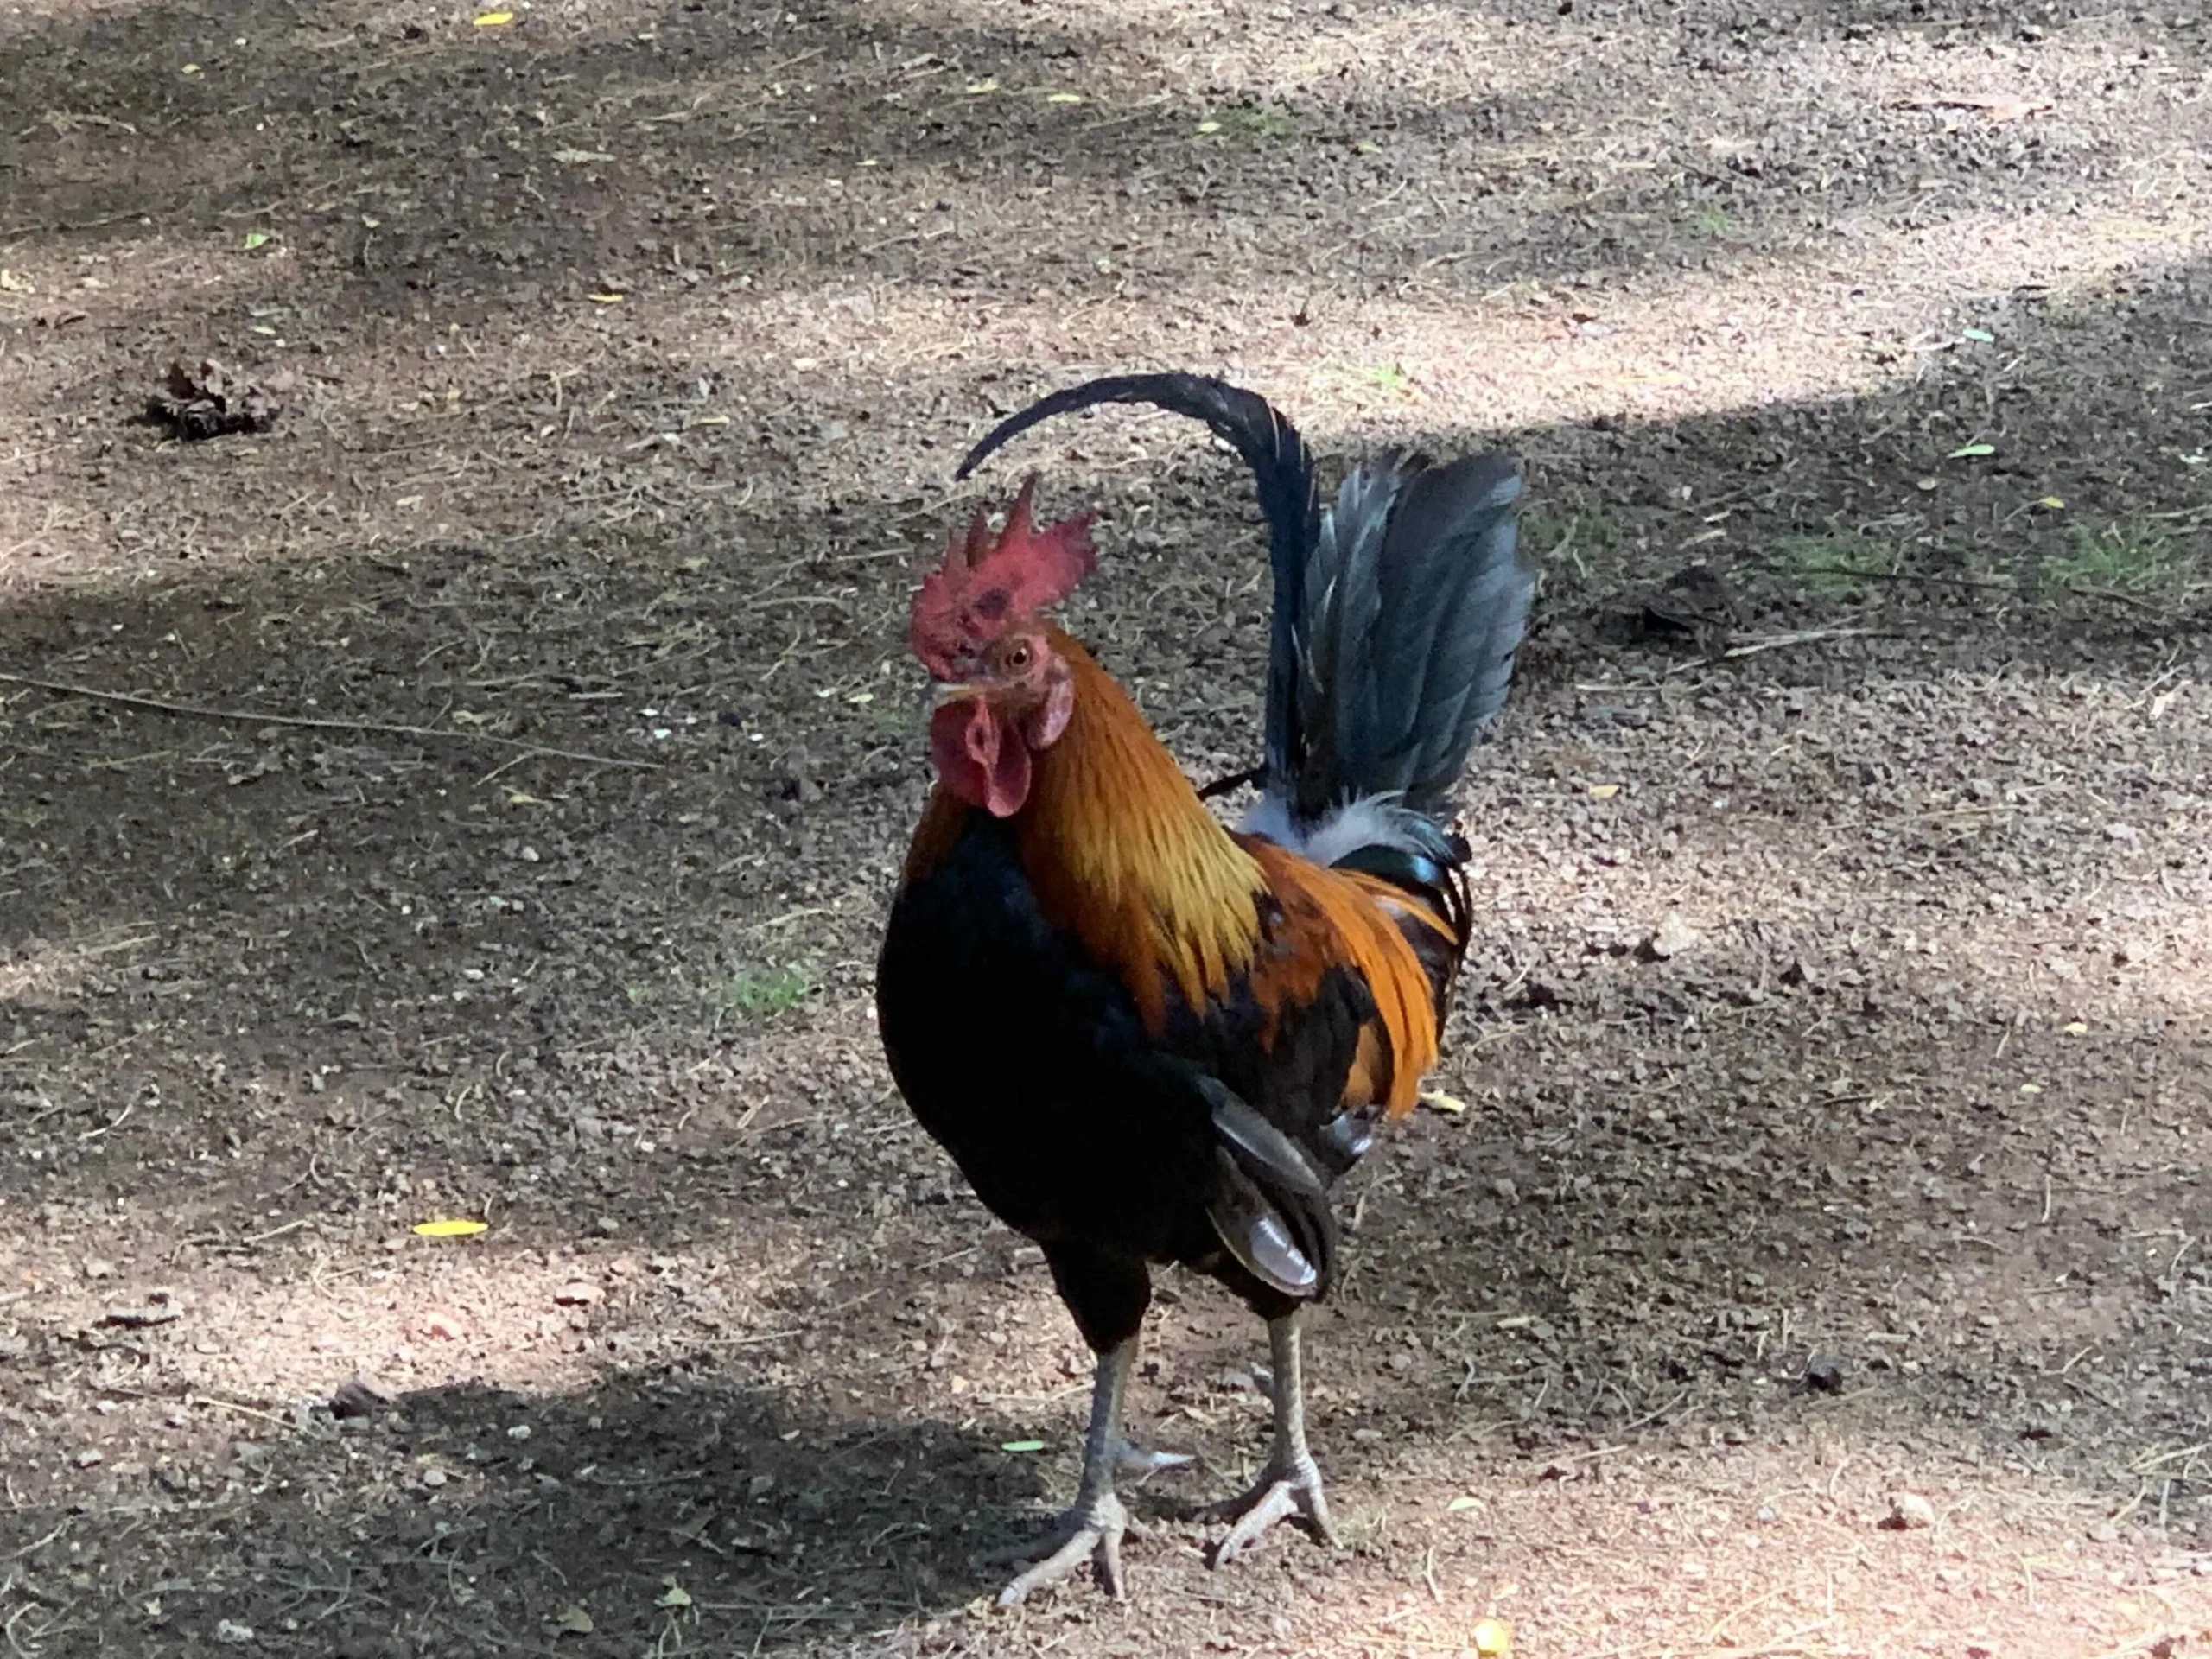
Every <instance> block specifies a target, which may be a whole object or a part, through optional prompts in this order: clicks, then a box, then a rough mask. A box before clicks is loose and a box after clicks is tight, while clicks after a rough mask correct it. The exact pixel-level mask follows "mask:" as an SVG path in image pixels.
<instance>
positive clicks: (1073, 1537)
mask: <svg viewBox="0 0 2212 1659" xmlns="http://www.w3.org/2000/svg"><path fill="white" fill-rule="evenodd" d="M1136 1357H1137V1339H1136V1338H1135V1337H1131V1338H1129V1339H1128V1341H1126V1342H1124V1343H1122V1344H1121V1345H1120V1346H1119V1347H1116V1348H1109V1349H1108V1350H1107V1351H1105V1352H1104V1353H1103V1354H1101V1355H1099V1357H1098V1371H1097V1376H1096V1380H1095V1381H1094V1382H1093V1383H1092V1384H1091V1390H1090V1432H1089V1433H1087V1434H1085V1435H1084V1442H1083V1479H1082V1482H1081V1484H1079V1485H1077V1488H1076V1495H1075V1506H1074V1507H1073V1508H1072V1509H1071V1510H1069V1511H1068V1512H1067V1513H1066V1514H1065V1515H1064V1516H1061V1517H1060V1519H1059V1522H1058V1525H1056V1526H1055V1527H1054V1528H1053V1529H1052V1530H1051V1531H1050V1532H1048V1533H1046V1535H1045V1536H1044V1537H1043V1538H1041V1539H1039V1540H1038V1541H1036V1542H1035V1543H1033V1544H1030V1545H1027V1546H1025V1547H1023V1548H1020V1549H1015V1550H1009V1551H1007V1552H1004V1553H1003V1554H1001V1556H1000V1557H999V1558H998V1559H1001V1560H1025V1561H1034V1562H1036V1565H1035V1566H1033V1567H1030V1568H1029V1569H1028V1570H1027V1571H1026V1572H1024V1573H1022V1574H1021V1575H1020V1577H1018V1578H1016V1579H1015V1580H1014V1582H1013V1583H1011V1584H1009V1585H1007V1587H1006V1588H1005V1589H1003V1590H1001V1591H1000V1592H999V1605H1000V1606H1001V1607H1014V1606H1018V1605H1020V1603H1021V1602H1022V1601H1023V1600H1024V1599H1027V1596H1028V1594H1029V1592H1031V1591H1033V1590H1042V1589H1044V1588H1045V1587H1046V1586H1047V1585H1054V1584H1058V1583H1059V1582H1060V1581H1061V1580H1063V1579H1065V1578H1067V1577H1068V1576H1069V1575H1070V1574H1071V1573H1073V1572H1074V1571H1075V1570H1076V1569H1077V1567H1081V1566H1082V1565H1083V1563H1084V1560H1086V1559H1089V1560H1095V1561H1096V1562H1097V1564H1098V1581H1099V1582H1100V1584H1102V1585H1103V1586H1105V1590H1106V1593H1107V1594H1108V1595H1109V1596H1119V1595H1120V1594H1121V1593H1122V1535H1123V1534H1124V1533H1126V1532H1133V1531H1135V1530H1136V1529H1135V1526H1133V1525H1132V1524H1131V1522H1130V1521H1129V1517H1128V1512H1127V1511H1126V1510H1123V1509H1122V1500H1121V1499H1120V1498H1119V1497H1116V1496H1115V1495H1114V1471H1115V1470H1116V1468H1117V1467H1122V1466H1127V1465H1128V1464H1129V1463H1131V1462H1134V1461H1135V1460H1136V1459H1148V1458H1151V1457H1154V1456H1157V1455H1158V1454H1156V1453H1149V1452H1137V1451H1136V1450H1135V1448H1134V1447H1132V1446H1130V1445H1129V1443H1128V1441H1127V1440H1123V1439H1122V1394H1123V1393H1124V1391H1125V1390H1126V1389H1128V1382H1129V1372H1130V1370H1132V1369H1133V1368H1134V1367H1135V1363H1136ZM1154 1466H1157V1465H1154ZM1040 1558H1041V1559H1040Z"/></svg>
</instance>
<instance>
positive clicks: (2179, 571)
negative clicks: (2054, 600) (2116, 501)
mask: <svg viewBox="0 0 2212 1659" xmlns="http://www.w3.org/2000/svg"><path fill="white" fill-rule="evenodd" d="M2206 541H2207V534H2206V531H2204V530H2203V528H2202V526H2201V525H2200V526H2195V527H2192V528H2188V529H2179V528H2177V526H2176V525H2174V524H2171V523H2164V522H2161V521H2159V520H2157V519H2153V518H2117V519H2114V520H2113V522H2112V523H2111V524H2107V525H2106V526H2105V527H2104V528H2103V529H2102V530H2091V529H2090V528H2089V527H2088V526H2087V525H2079V526H2076V527H2075V531H2074V535H2073V537H2072V539H2071V541H2070V542H2069V543H2068V544H2067V545H2065V546H2064V547H2063V548H2061V549H2059V550H2056V551H2055V552H2053V553H2051V554H2050V555H2047V556H2045V558H2044V562H2043V569H2042V573H2041V575H2042V585H2043V586H2044V588H2045V589H2046V590H2057V589H2080V588H2101V589H2103V590H2105V591H2107V592H2108V593H2119V594H2139V595H2142V596H2144V597H2146V598H2147V597H2152V596H2156V595H2159V594H2178V593H2181V592H2183V591H2185V590H2186V589H2188V588H2190V587H2192V586H2194V585H2195V584H2196V583H2197V582H2201V581H2202V580H2203V578H2204V574H2205V568H2206V563H2207V561H2206V558H2205V553H2206Z"/></svg>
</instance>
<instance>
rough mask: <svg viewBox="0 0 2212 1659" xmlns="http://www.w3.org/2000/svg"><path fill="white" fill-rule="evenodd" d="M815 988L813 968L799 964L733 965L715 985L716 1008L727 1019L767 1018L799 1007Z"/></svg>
mask: <svg viewBox="0 0 2212 1659" xmlns="http://www.w3.org/2000/svg"><path fill="white" fill-rule="evenodd" d="M814 988H815V983H814V973H813V970H812V969H810V968H807V967H804V966H802V965H800V964H798V963H785V964H784V965H782V966H769V965H766V964H756V965H753V966H750V967H742V968H734V969H731V970H730V972H729V975H728V977H727V978H725V979H724V980H723V981H722V982H721V984H719V985H717V986H716V987H715V994H714V1000H715V1013H716V1014H719V1015H720V1016H721V1018H723V1019H725V1020H766V1019H768V1018H771V1017H772V1016H773V1015H775V1014H783V1013H785V1012H787V1011H788V1010H790V1009H791V1008H795V1007H798V1005H799V1004H800V1003H801V1002H804V1001H805V1000H806V999H807V997H808V996H809V995H811V994H812V992H813V990H814Z"/></svg>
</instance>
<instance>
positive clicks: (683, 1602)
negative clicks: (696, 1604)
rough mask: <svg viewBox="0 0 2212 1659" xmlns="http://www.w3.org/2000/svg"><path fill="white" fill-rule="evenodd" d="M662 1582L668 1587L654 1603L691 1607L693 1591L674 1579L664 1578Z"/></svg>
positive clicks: (660, 1605) (662, 1605)
mask: <svg viewBox="0 0 2212 1659" xmlns="http://www.w3.org/2000/svg"><path fill="white" fill-rule="evenodd" d="M661 1582H662V1583H663V1584H664V1585H666V1586H668V1588H667V1589H665V1590H664V1591H663V1592H661V1597H660V1599H659V1600H658V1601H657V1602H655V1603H654V1604H653V1605H655V1606H657V1607H689V1606H690V1605H691V1592H690V1591H688V1590H686V1589H685V1588H684V1587H683V1586H682V1585H680V1584H678V1583H677V1581H676V1580H674V1579H663V1580H661Z"/></svg>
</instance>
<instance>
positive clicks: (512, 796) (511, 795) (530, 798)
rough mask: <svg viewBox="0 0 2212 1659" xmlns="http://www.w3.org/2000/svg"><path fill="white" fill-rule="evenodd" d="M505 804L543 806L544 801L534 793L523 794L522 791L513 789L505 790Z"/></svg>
mask: <svg viewBox="0 0 2212 1659" xmlns="http://www.w3.org/2000/svg"><path fill="white" fill-rule="evenodd" d="M507 804H508V805H509V806H543V805H544V804H545V803H544V802H543V801H541V800H539V799H538V798H537V796H535V795H525V794H524V793H523V791H520V790H518V789H515V790H510V791H507Z"/></svg>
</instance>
